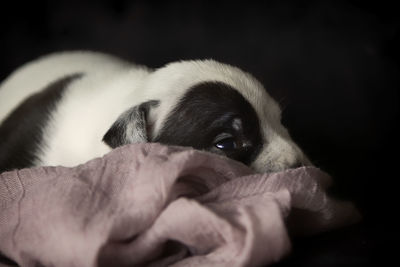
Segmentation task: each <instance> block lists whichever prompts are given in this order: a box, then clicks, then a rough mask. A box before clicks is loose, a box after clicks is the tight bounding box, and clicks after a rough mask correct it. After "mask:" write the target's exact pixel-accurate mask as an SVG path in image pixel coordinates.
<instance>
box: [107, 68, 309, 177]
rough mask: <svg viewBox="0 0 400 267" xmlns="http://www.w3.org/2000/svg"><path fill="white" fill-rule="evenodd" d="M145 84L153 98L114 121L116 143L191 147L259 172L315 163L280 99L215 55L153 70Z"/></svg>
mask: <svg viewBox="0 0 400 267" xmlns="http://www.w3.org/2000/svg"><path fill="white" fill-rule="evenodd" d="M144 86H145V88H144V92H146V94H147V95H146V99H149V100H150V101H146V102H143V103H142V104H141V105H139V106H136V107H134V108H132V109H130V110H128V111H127V112H126V113H125V114H123V115H122V116H121V117H120V118H119V119H118V120H117V122H116V123H114V125H113V127H111V129H110V130H109V132H108V133H107V134H106V135H105V137H104V141H105V142H106V143H108V144H109V145H110V146H112V147H116V146H119V145H123V144H126V143H133V142H143V141H145V142H146V141H152V142H160V143H163V144H168V145H180V146H190V147H193V148H196V149H200V150H206V151H210V152H213V153H217V154H220V155H225V156H227V157H229V158H232V159H235V160H238V161H241V162H243V163H245V164H247V165H249V166H251V167H252V168H253V169H255V170H256V171H258V172H271V171H279V170H284V169H287V168H292V167H297V166H301V165H309V164H310V163H309V161H308V159H307V157H306V156H305V155H304V154H303V153H302V151H301V150H300V149H299V148H298V147H297V145H296V144H295V143H294V142H293V141H292V140H291V138H290V136H289V134H288V132H287V131H286V129H285V128H284V127H283V126H282V124H281V123H280V119H281V118H280V113H281V112H280V109H279V106H278V105H277V103H276V102H275V101H274V100H273V99H272V98H271V97H270V96H269V95H268V93H267V92H266V91H265V89H264V88H263V86H262V85H261V84H260V83H259V82H258V81H257V80H256V79H255V78H253V77H252V76H251V75H249V74H247V73H245V72H243V71H241V70H240V69H238V68H235V67H232V66H229V65H225V64H221V63H218V62H215V61H210V60H208V61H186V62H179V63H173V64H170V65H167V66H166V67H164V68H162V69H159V70H157V71H155V72H154V73H152V74H151V75H150V76H149V78H148V80H147V81H145V85H144ZM121 134H122V136H121ZM116 137H118V138H116Z"/></svg>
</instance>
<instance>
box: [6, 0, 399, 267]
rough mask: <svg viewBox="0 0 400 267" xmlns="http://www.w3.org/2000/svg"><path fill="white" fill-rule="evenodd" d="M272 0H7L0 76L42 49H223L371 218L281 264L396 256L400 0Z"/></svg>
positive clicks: (312, 242)
mask: <svg viewBox="0 0 400 267" xmlns="http://www.w3.org/2000/svg"><path fill="white" fill-rule="evenodd" d="M264 2H265V3H263V4H260V3H258V4H256V3H255V2H254V3H253V2H238V1H233V0H231V1H182V2H181V3H180V2H177V1H160V2H152V1H124V0H116V1H112V0H108V1H106V0H103V1H94V0H93V1H89V0H87V1H83V0H80V1H73V0H63V1H16V0H14V1H9V2H8V4H7V5H5V4H4V3H5V2H2V5H3V6H2V8H1V11H0V12H1V16H0V38H1V39H0V51H1V52H0V53H1V54H0V55H1V58H0V79H4V78H5V77H6V76H7V75H8V74H10V73H11V71H13V69H15V68H16V67H18V66H19V65H21V64H22V63H24V62H27V61H29V60H32V59H34V58H36V57H38V56H40V55H43V54H46V53H49V52H54V51H61V50H72V49H90V50H97V51H103V52H109V53H112V54H115V55H118V56H121V57H124V58H126V59H129V60H132V61H134V62H136V63H140V64H145V65H147V66H150V67H161V66H163V65H164V64H166V63H167V62H170V61H176V60H181V59H204V58H213V59H216V60H219V61H222V62H225V63H230V64H233V65H236V66H238V67H240V68H242V69H244V70H246V71H249V72H250V73H252V74H253V75H254V76H255V77H256V78H258V79H259V80H260V81H261V82H262V83H263V84H264V85H265V87H266V88H267V90H268V91H269V93H270V94H271V95H272V96H273V97H274V98H275V99H277V100H278V102H279V103H280V104H281V105H282V106H283V108H284V113H283V118H284V124H285V125H286V126H287V127H288V128H289V130H290V132H291V134H292V137H293V139H294V140H295V141H297V142H298V143H299V144H300V146H301V147H302V148H303V149H304V150H305V151H306V152H307V153H308V155H309V156H310V158H311V159H312V160H313V161H314V163H315V164H316V165H317V166H319V167H320V168H322V169H324V170H325V171H327V172H329V173H330V174H332V176H333V177H334V179H335V185H334V187H333V188H332V190H331V191H332V192H331V193H332V194H333V195H334V196H336V197H339V198H343V199H349V200H352V201H354V202H355V203H356V205H357V206H358V207H359V209H360V210H361V211H362V213H363V216H364V220H363V222H362V223H361V224H358V225H355V226H352V227H348V228H345V229H341V230H337V231H333V232H330V233H326V234H322V235H319V236H316V237H309V238H305V239H295V240H294V248H293V252H292V254H291V256H289V257H288V258H287V259H286V260H284V261H283V262H282V263H280V264H279V265H292V264H293V265H300V266H301V265H302V266H318V265H326V264H331V265H333V266H337V265H341V264H347V265H369V264H374V265H375V264H379V263H380V264H382V263H383V262H389V260H390V259H391V258H393V257H394V256H396V255H395V253H396V252H397V251H396V247H395V246H396V245H395V242H397V240H398V229H397V227H398V224H397V223H398V219H396V216H397V213H398V211H399V210H400V209H399V208H398V206H397V205H398V203H399V201H398V198H397V196H398V195H399V194H398V189H397V180H398V178H399V175H398V174H396V171H397V166H398V165H399V164H398V162H397V161H398V158H399V157H398V153H399V150H398V141H397V140H398V130H397V124H398V118H397V117H398V100H399V99H398V88H399V67H400V66H399V63H400V61H399V59H400V58H399V57H400V56H399V55H400V54H399V48H400V46H399V45H400V42H399V25H400V24H399V17H398V15H397V14H398V12H397V9H396V8H395V4H394V3H393V4H390V3H392V1H375V2H370V1H362V0H359V1H334V0H332V1H284V0H281V1H264ZM393 2H395V1H393ZM398 248H399V247H398V245H397V249H398Z"/></svg>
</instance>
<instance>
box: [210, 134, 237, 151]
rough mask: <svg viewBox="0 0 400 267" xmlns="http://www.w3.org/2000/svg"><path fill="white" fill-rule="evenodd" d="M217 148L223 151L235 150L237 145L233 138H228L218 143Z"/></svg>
mask: <svg viewBox="0 0 400 267" xmlns="http://www.w3.org/2000/svg"><path fill="white" fill-rule="evenodd" d="M215 146H216V147H217V148H218V149H221V150H234V149H236V148H237V143H236V141H235V139H234V138H233V137H228V138H224V139H221V140H219V141H217V142H216V143H215Z"/></svg>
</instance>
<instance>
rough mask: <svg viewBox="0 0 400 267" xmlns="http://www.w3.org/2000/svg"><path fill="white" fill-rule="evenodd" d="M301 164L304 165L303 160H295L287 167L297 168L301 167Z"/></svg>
mask: <svg viewBox="0 0 400 267" xmlns="http://www.w3.org/2000/svg"><path fill="white" fill-rule="evenodd" d="M303 166H304V164H303V162H301V161H296V162H295V163H293V164H291V165H290V166H289V169H297V168H300V167H303Z"/></svg>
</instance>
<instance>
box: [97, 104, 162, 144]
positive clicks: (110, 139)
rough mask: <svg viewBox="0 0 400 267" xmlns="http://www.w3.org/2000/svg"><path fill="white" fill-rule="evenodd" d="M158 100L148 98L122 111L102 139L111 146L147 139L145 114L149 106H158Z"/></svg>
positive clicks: (145, 140)
mask: <svg viewBox="0 0 400 267" xmlns="http://www.w3.org/2000/svg"><path fill="white" fill-rule="evenodd" d="M159 102H160V101H158V100H150V101H147V102H144V103H142V104H140V105H137V106H134V107H132V108H130V109H128V110H127V111H125V112H124V113H122V114H121V115H120V116H119V117H118V119H117V120H116V121H115V122H114V124H113V125H112V126H111V128H110V129H109V130H108V131H107V133H106V134H105V135H104V136H103V141H104V142H105V143H106V144H107V145H109V146H110V147H111V148H116V147H119V146H122V145H126V144H132V143H143V142H147V141H149V140H148V139H149V138H148V134H147V126H148V122H147V115H148V113H149V111H150V108H151V107H156V106H158V104H159Z"/></svg>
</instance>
